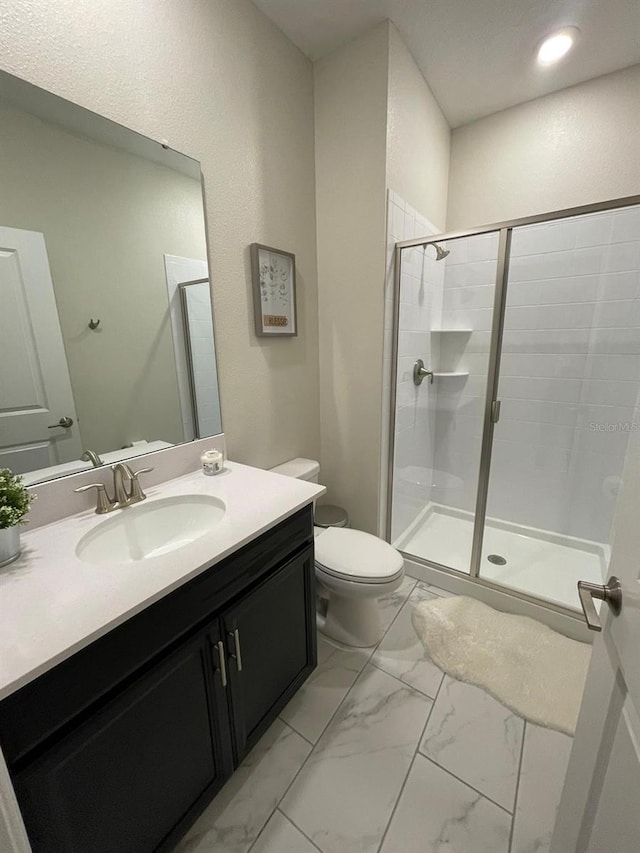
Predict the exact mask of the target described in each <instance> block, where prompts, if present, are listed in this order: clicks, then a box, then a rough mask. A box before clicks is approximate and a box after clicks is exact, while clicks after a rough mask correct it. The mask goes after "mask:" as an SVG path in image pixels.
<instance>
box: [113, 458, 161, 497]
mask: <svg viewBox="0 0 640 853" xmlns="http://www.w3.org/2000/svg"><path fill="white" fill-rule="evenodd" d="M112 470H113V492H114V495H115V500H116V503H117V505H118V506H119V507H120V508H123V507H126V506H131V505H132V504H137V503H140V501H143V500H145V499H146V497H147V496H146V495H145V493H144V492H143V491H142V486H141V485H140V481H139V480H138V474H148V473H149V471H153V468H140V470H139V471H132V470H131V468H129V466H128V465H127V463H126V462H118V464H117V465H114V466H113V469H112ZM125 478H126V479H127V480H128V481H129V483H130V484H131V486H130V489H129V491H127V487H126V485H125Z"/></svg>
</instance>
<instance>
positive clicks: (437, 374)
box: [433, 370, 469, 379]
mask: <svg viewBox="0 0 640 853" xmlns="http://www.w3.org/2000/svg"><path fill="white" fill-rule="evenodd" d="M468 375H469V371H468V370H434V371H433V378H434V379H453V378H454V377H456V376H468Z"/></svg>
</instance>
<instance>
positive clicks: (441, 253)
mask: <svg viewBox="0 0 640 853" xmlns="http://www.w3.org/2000/svg"><path fill="white" fill-rule="evenodd" d="M431 245H432V246H434V247H435V250H436V261H441V260H443V258H446V257H447V255H448V254H450V252H449V249H443V248H442V246H439V245H438V244H437V243H432V244H431Z"/></svg>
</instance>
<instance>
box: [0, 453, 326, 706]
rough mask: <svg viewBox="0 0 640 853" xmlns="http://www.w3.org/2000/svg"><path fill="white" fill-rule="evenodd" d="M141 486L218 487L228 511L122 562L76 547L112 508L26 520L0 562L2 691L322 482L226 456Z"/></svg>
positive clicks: (165, 589)
mask: <svg viewBox="0 0 640 853" xmlns="http://www.w3.org/2000/svg"><path fill="white" fill-rule="evenodd" d="M143 485H144V484H143ZM145 490H146V493H147V498H148V501H152V500H154V498H160V497H162V498H164V497H170V496H173V495H181V494H208V495H215V496H216V497H218V498H220V499H221V500H223V501H224V503H225V504H226V513H225V516H224V518H223V519H222V520H221V521H220V522H219V523H218V524H217V525H216V527H214V528H213V529H212V530H211V532H210V533H207V534H206V535H204V536H202V537H201V538H200V539H197V540H195V541H194V542H192V543H190V544H189V545H186V546H184V547H182V548H180V549H179V550H175V551H172V552H170V553H168V554H162V555H159V556H157V557H153V558H150V559H147V560H143V561H141V562H138V563H127V564H125V565H122V564H114V565H109V566H98V565H91V564H89V563H85V562H82V561H80V560H79V559H78V558H77V556H76V553H75V547H76V544H77V543H78V541H79V539H80V538H81V537H82V536H83V535H84V534H85V533H87V532H88V531H89V530H91V529H92V528H93V527H95V526H96V525H97V524H100V523H101V522H103V521H104V520H105V519H106V518H113V517H114V515H115V513H113V514H111V515H108V516H100V515H96V514H95V513H94V512H93V511H92V510H89V511H84V512H81V513H78V514H77V515H72V516H69V517H67V518H64V519H62V520H61V521H57V522H55V523H54V524H48V525H45V526H43V527H39V528H37V529H36V530H33V531H32V532H28V528H24V532H23V535H22V554H21V556H20V558H19V559H18V560H16V561H15V562H14V563H11V564H10V565H8V566H5V567H4V568H0V699H3V698H4V697H5V696H8V695H9V694H10V693H13V692H14V691H15V690H18V689H19V688H20V687H22V686H23V685H25V684H27V683H28V682H29V681H32V680H33V679H34V678H36V677H37V676H38V675H41V674H42V673H43V672H46V671H47V670H48V669H51V668H52V667H53V666H55V665H56V664H58V663H60V662H61V661H63V660H65V658H68V657H70V656H71V655H72V654H74V652H77V651H79V650H80V649H82V648H84V646H87V645H89V643H91V642H93V641H94V640H96V639H97V638H98V637H101V636H102V635H103V634H106V633H107V632H108V631H110V630H111V629H113V628H115V627H116V626H117V625H120V624H121V623H122V622H124V621H126V620H127V619H129V618H130V617H131V616H133V615H134V614H136V613H139V612H140V611H141V610H144V608H145V607H148V606H149V605H150V604H153V602H155V601H158V600H159V599H160V598H162V597H163V596H165V595H167V593H169V592H171V591H172V590H174V589H176V588H177V587H179V586H181V585H182V584H184V583H185V582H186V581H188V580H190V579H191V578H193V577H195V576H196V575H198V574H200V572H202V571H203V570H204V569H206V568H208V567H209V566H211V565H212V563H217V562H219V561H220V560H222V559H224V558H225V557H227V556H228V555H229V554H231V553H233V552H234V551H236V550H238V548H240V547H242V546H243V545H245V544H246V543H247V542H250V541H251V540H252V539H255V538H256V537H257V536H259V535H260V534H261V533H264V531H266V530H268V529H269V528H270V527H272V526H273V525H274V524H277V523H278V522H279V521H282V520H283V519H285V518H287V517H288V516H290V515H292V514H293V513H295V512H296V511H297V510H299V509H301V508H302V507H303V506H306V505H307V504H309V503H310V502H311V501H312V500H314V499H315V498H317V497H319V496H320V495H322V494H323V493H324V491H325V488H324V486H318V485H316V484H315V483H308V482H305V481H303V480H295V479H293V478H290V477H283V476H281V475H279V474H273V473H271V472H270V471H263V470H261V469H259V468H250V467H248V466H246V465H240V464H238V463H236V462H228V463H227V465H226V469H225V471H224V472H223V473H222V474H219V475H217V476H215V477H206V476H204V475H203V474H202V472H201V471H200V470H198V471H195V472H194V473H192V474H187V475H185V476H183V477H178V478H177V479H175V480H169V481H167V482H165V483H161V484H159V485H157V486H150V487H149V488H146V489H145ZM127 511H128V510H116V511H115V512H127Z"/></svg>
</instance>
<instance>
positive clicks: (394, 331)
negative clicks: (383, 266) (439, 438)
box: [386, 243, 402, 542]
mask: <svg viewBox="0 0 640 853" xmlns="http://www.w3.org/2000/svg"><path fill="white" fill-rule="evenodd" d="M393 264H394V266H393V325H392V326H391V390H390V393H391V405H390V406H389V459H388V468H387V524H386V540H387V542H391V523H392V518H393V462H394V458H395V452H396V395H397V392H398V338H399V335H400V281H401V274H402V249H401V248H400V244H399V243H396V248H395V251H394V254H393Z"/></svg>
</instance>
